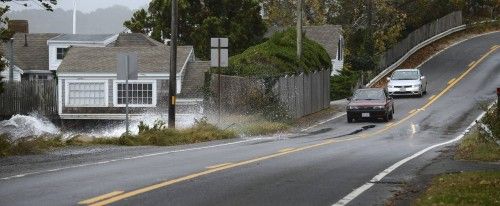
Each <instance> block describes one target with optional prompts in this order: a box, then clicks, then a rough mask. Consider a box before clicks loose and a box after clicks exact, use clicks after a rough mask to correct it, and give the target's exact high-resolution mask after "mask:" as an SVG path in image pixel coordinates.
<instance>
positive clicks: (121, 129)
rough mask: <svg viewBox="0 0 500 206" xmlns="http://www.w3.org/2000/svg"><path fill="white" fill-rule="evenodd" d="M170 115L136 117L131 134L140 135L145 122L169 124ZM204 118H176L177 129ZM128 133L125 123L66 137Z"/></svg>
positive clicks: (132, 122)
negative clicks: (141, 126) (141, 123)
mask: <svg viewBox="0 0 500 206" xmlns="http://www.w3.org/2000/svg"><path fill="white" fill-rule="evenodd" d="M167 117H168V115H159V114H156V113H151V114H143V115H141V116H140V117H136V118H133V119H131V120H130V126H129V129H130V133H131V134H137V133H139V127H138V126H139V123H140V122H143V123H144V124H146V125H149V126H153V125H154V123H155V121H157V120H161V121H164V122H167V120H168V118H167ZM202 117H203V116H202V115H201V114H183V115H177V116H176V126H177V128H186V127H190V126H192V125H193V124H194V122H195V120H197V119H201V118H202ZM125 132H126V128H125V122H120V123H115V124H111V125H110V124H108V125H104V126H101V127H96V128H94V129H92V130H90V131H84V132H69V133H68V134H67V135H65V137H66V136H74V135H78V134H80V135H86V136H93V137H119V136H121V135H122V134H124V133H125Z"/></svg>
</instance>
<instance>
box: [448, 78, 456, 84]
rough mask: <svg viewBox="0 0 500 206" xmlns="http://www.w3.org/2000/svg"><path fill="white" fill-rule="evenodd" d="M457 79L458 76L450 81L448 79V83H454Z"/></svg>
mask: <svg viewBox="0 0 500 206" xmlns="http://www.w3.org/2000/svg"><path fill="white" fill-rule="evenodd" d="M455 80H456V78H453V79H451V80H450V81H448V84H451V83H453V82H454V81H455Z"/></svg>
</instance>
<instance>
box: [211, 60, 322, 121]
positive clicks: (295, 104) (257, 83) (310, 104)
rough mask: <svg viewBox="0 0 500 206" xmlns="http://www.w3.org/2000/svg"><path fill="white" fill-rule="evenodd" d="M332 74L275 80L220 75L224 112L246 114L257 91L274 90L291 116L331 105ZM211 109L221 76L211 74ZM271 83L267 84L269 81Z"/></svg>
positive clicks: (274, 93)
mask: <svg viewBox="0 0 500 206" xmlns="http://www.w3.org/2000/svg"><path fill="white" fill-rule="evenodd" d="M330 73H331V70H321V71H316V72H313V73H309V74H304V73H302V74H300V75H293V76H284V77H280V78H277V79H275V80H274V81H269V80H265V79H262V78H256V77H237V76H226V75H221V82H220V84H221V105H222V109H223V112H232V113H235V112H236V113H245V112H248V111H249V110H250V108H251V107H252V104H257V102H255V101H258V100H257V99H256V98H255V97H256V94H257V97H258V95H260V94H265V93H266V90H269V89H271V90H272V95H274V96H275V97H276V99H278V100H279V102H280V104H281V105H282V106H283V107H284V108H285V109H286V111H287V112H288V114H289V115H290V116H292V117H295V118H299V117H303V116H306V115H308V114H312V113H315V112H318V111H320V110H323V109H325V108H328V107H329V106H330ZM210 82H211V85H210V90H211V93H212V95H211V98H210V100H209V103H210V105H211V106H212V107H210V108H212V109H216V108H214V107H213V106H214V105H217V102H218V95H219V94H218V88H219V87H218V78H217V75H212V76H211V81H210ZM269 82H271V84H272V85H267V84H270V83H269Z"/></svg>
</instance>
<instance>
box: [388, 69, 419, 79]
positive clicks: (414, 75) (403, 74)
mask: <svg viewBox="0 0 500 206" xmlns="http://www.w3.org/2000/svg"><path fill="white" fill-rule="evenodd" d="M419 78H420V75H419V74H418V71H395V72H394V74H392V77H391V79H393V80H417V79H419Z"/></svg>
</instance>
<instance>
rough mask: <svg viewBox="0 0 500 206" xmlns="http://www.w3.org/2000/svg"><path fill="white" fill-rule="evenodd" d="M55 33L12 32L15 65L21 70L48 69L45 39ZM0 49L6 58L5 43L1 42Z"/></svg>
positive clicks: (6, 49)
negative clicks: (0, 48)
mask: <svg viewBox="0 0 500 206" xmlns="http://www.w3.org/2000/svg"><path fill="white" fill-rule="evenodd" d="M57 35H59V34H25V33H16V34H14V37H13V38H14V63H15V65H16V66H18V67H19V68H20V69H22V70H49V47H48V46H47V40H49V39H51V38H53V37H56V36H57ZM25 37H26V42H25ZM25 43H26V44H25ZM2 50H3V51H4V54H5V56H6V57H7V58H8V57H9V52H8V48H7V44H2Z"/></svg>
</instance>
